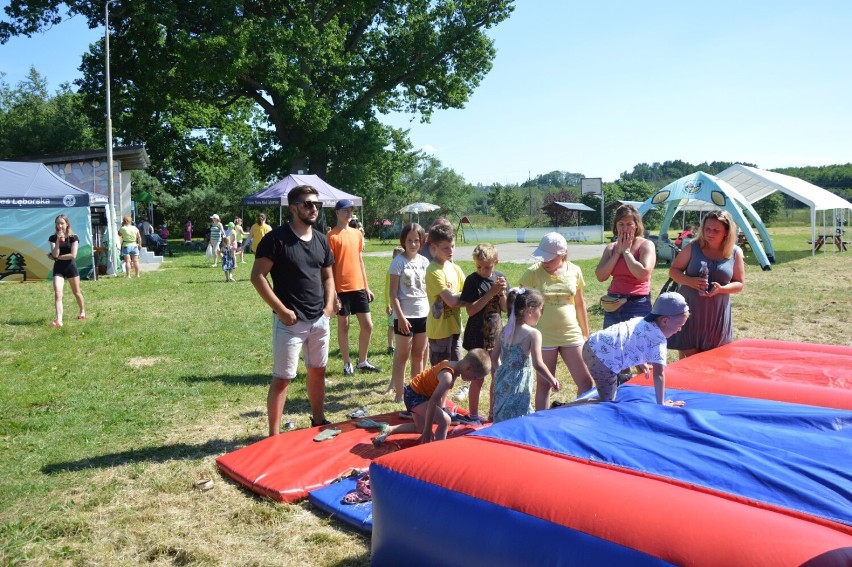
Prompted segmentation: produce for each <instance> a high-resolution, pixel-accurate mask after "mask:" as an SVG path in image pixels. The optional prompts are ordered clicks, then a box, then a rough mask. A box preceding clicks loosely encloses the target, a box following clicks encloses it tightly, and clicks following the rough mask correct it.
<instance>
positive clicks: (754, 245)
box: [639, 171, 775, 270]
mask: <svg viewBox="0 0 852 567" xmlns="http://www.w3.org/2000/svg"><path fill="white" fill-rule="evenodd" d="M658 206H664V207H665V213H664V215H663V222H662V224H661V225H660V235H663V234H665V233H667V232H668V230H669V225H670V224H671V222H672V219H673V218H674V216H675V215H676V214H677V212H678V211H680V210H690V211H696V210H697V211H711V210H714V209H724V210H726V211H728V212H729V213H731V216H732V217H733V218H734V222H735V223H736V224H737V227H738V228H739V229H740V230H742V231H743V234H744V235H745V237H746V240H747V241H748V243H749V245H751V249H752V250H753V251H754V255H755V257H756V258H757V261H758V262H759V263H760V266H761V267H762V268H763V269H764V270H770V269H772V267H771V266H770V262H774V261H775V249H774V248H773V246H772V239H770V238H769V232H768V231H767V230H766V226H765V225H764V224H763V221H762V220H761V219H760V215H759V214H757V211H755V210H754V207H752V206H751V204H750V203H749V202H748V201H747V200H746V198H745V197H743V195H742V194H741V193H740V192H739V191H737V190H736V189H734V188H733V187H732V186H731V185H729V184H728V183H727V182H725V181H722V180H721V179H719V178H718V177H714V176H713V175H709V174H707V173H704V172H703V171H697V172H695V173H693V174H691V175H687V176H684V177H681V178H680V179H678V180H676V181H672V182H671V183H669V184H668V185H666V186H665V187H663V188H662V189H660V190H659V191H657V192H656V193H655V194H654V195H653V196H652V197H651V198H650V199H648V200H647V201H645V202H644V203H642V204H641V205H640V206H639V213H640V214H642V215H644V214H645V213H646V212H648V211H649V210H651V209H652V208H654V207H658ZM755 230H757V232H758V233H759V234H760V238H759V239H758V237H757V235H756V234H755Z"/></svg>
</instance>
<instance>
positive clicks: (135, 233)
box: [118, 224, 139, 246]
mask: <svg viewBox="0 0 852 567" xmlns="http://www.w3.org/2000/svg"><path fill="white" fill-rule="evenodd" d="M118 235H119V236H120V237H121V245H122V246H129V245H131V244H136V242H137V241H138V238H139V229H138V228H136V227H135V226H133V225H132V224H126V225H124V226H122V227H121V228H119V229H118Z"/></svg>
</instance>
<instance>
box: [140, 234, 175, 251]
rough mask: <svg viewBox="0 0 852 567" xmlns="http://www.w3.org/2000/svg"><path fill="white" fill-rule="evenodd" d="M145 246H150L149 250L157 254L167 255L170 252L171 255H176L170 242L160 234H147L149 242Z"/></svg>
mask: <svg viewBox="0 0 852 567" xmlns="http://www.w3.org/2000/svg"><path fill="white" fill-rule="evenodd" d="M145 246H147V247H148V249H149V250H151V251H152V252H154V254H156V255H157V256H165V255H166V254H168V255H169V256H174V253H173V252H172V250H171V248H169V243H168V241H166V239H164V238H163V237H161V236H160V235H159V234H149V235H148V236H147V242H146V244H145Z"/></svg>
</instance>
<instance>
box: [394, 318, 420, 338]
mask: <svg viewBox="0 0 852 567" xmlns="http://www.w3.org/2000/svg"><path fill="white" fill-rule="evenodd" d="M408 324H409V326H410V327H411V330H410V331H409V333H408V334H407V335H406V334H405V333H401V332H399V319H394V320H393V332H394V334H396V335H399V336H401V337H410V336H411V335H416V334H418V333H425V332H426V317H414V318H412V319H409V320H408Z"/></svg>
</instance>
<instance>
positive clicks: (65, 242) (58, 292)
mask: <svg viewBox="0 0 852 567" xmlns="http://www.w3.org/2000/svg"><path fill="white" fill-rule="evenodd" d="M54 224H55V226H56V232H55V233H54V234H51V235H50V237H49V238H48V239H47V241H48V242H50V252H48V253H47V255H48V256H49V257H50V259H51V260H53V262H54V264H53V298H54V301H55V303H56V319H55V320H54V321H53V322H52V323H51V324H50V326H51V327H61V326H62V312H63V309H62V290H63V288H64V287H65V280H68V283H69V284H70V285H71V292H72V293H73V294H74V298H75V299H76V300H77V305H78V306H79V307H80V315H78V316H77V319H85V318H86V307H85V305H84V303H83V292H82V291H81V290H80V273H79V272H78V271H77V263H76V262H75V261H74V259H75V258H76V257H77V246H78V243H79V239H78V238H77V235H76V234H74V231H72V230H71V221H69V220H68V217H66V216H65V215H59V216H58V217H56V220H55V221H54Z"/></svg>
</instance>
